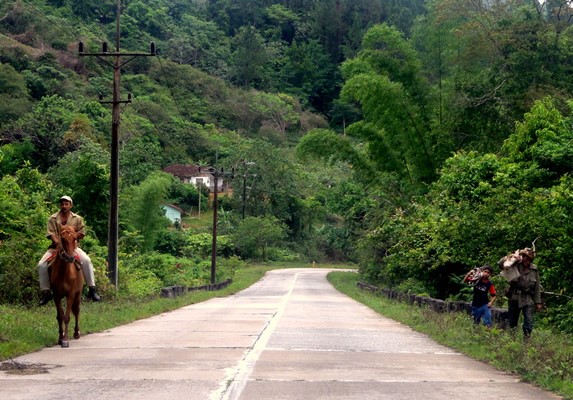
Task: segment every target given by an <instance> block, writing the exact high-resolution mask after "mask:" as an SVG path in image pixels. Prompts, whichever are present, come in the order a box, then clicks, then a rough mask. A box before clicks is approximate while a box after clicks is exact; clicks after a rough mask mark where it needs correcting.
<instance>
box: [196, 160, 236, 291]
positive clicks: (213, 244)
mask: <svg viewBox="0 0 573 400" xmlns="http://www.w3.org/2000/svg"><path fill="white" fill-rule="evenodd" d="M199 171H201V168H199ZM207 171H208V172H209V173H210V174H211V175H213V178H215V179H214V182H213V241H212V242H211V284H212V285H213V284H214V283H215V281H216V275H217V273H216V272H217V222H218V221H219V218H218V215H217V210H218V208H219V195H218V193H219V177H225V176H229V177H231V178H232V177H234V175H235V170H234V169H232V170H231V172H225V171H224V170H223V168H221V169H217V168H214V167H209V168H207Z"/></svg>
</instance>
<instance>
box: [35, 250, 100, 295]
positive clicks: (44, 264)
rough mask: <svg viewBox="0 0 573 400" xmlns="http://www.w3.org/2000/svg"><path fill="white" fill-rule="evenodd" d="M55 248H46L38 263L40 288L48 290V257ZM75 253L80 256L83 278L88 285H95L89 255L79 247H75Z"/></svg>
mask: <svg viewBox="0 0 573 400" xmlns="http://www.w3.org/2000/svg"><path fill="white" fill-rule="evenodd" d="M55 251H56V250H55V249H48V251H46V253H45V254H44V256H43V257H42V259H41V260H40V262H39V263H38V275H39V277H40V290H42V291H44V290H50V274H49V273H48V258H50V256H51V255H52V253H54V252H55ZM76 254H77V255H78V257H79V258H80V264H81V266H82V272H83V274H84V279H85V281H86V284H87V285H88V286H90V287H91V286H95V277H94V266H93V264H92V260H91V259H90V258H89V256H88V255H87V254H86V253H85V251H83V250H82V249H80V248H79V247H76Z"/></svg>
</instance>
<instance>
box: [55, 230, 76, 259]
mask: <svg viewBox="0 0 573 400" xmlns="http://www.w3.org/2000/svg"><path fill="white" fill-rule="evenodd" d="M77 238H78V235H77V233H76V228H74V227H73V226H68V225H62V226H60V244H59V245H58V253H59V254H60V257H61V258H62V259H63V260H64V261H65V262H67V263H73V262H74V255H75V250H76V240H77Z"/></svg>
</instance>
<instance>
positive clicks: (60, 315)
mask: <svg viewBox="0 0 573 400" xmlns="http://www.w3.org/2000/svg"><path fill="white" fill-rule="evenodd" d="M54 303H55V304H56V320H57V321H58V333H59V337H58V344H59V345H61V344H62V341H63V340H64V310H63V308H62V299H61V298H60V297H59V296H58V295H55V296H54Z"/></svg>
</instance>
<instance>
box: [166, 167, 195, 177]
mask: <svg viewBox="0 0 573 400" xmlns="http://www.w3.org/2000/svg"><path fill="white" fill-rule="evenodd" d="M163 171H164V172H167V173H169V174H171V175H174V176H176V177H178V178H191V177H193V176H197V175H200V173H199V166H198V165H189V164H173V165H169V166H168V167H165V168H164V169H163Z"/></svg>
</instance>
